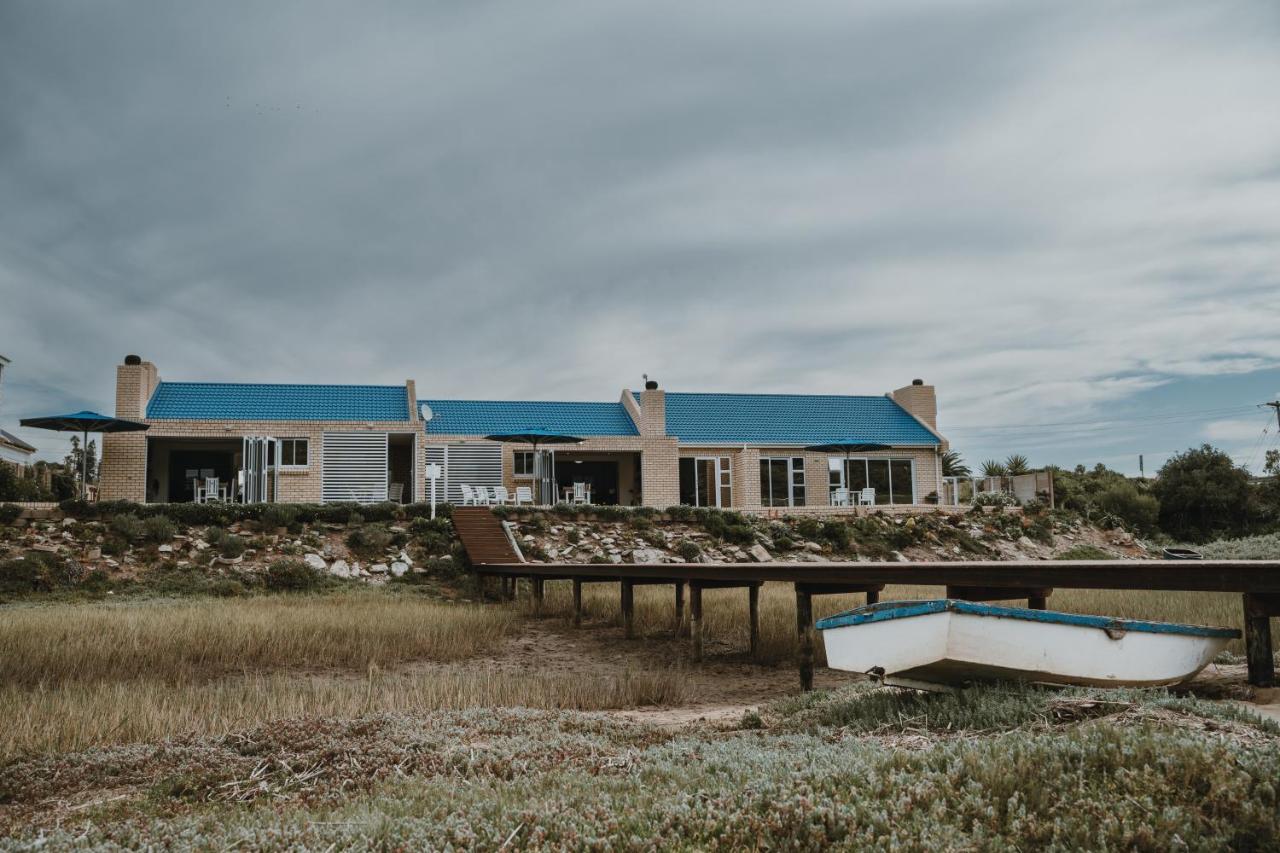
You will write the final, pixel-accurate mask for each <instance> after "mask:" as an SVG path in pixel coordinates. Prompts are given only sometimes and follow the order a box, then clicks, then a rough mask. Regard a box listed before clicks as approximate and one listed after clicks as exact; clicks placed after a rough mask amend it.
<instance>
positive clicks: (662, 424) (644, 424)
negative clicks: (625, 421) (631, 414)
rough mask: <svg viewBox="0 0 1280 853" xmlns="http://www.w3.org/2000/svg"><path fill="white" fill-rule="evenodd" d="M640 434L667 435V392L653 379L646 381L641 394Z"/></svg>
mask: <svg viewBox="0 0 1280 853" xmlns="http://www.w3.org/2000/svg"><path fill="white" fill-rule="evenodd" d="M640 434H641V435H645V436H652V435H666V434H667V392H666V391H663V390H662V389H661V388H659V387H658V383H657V382H654V381H653V380H652V379H649V380H646V381H645V383H644V390H643V391H641V392H640Z"/></svg>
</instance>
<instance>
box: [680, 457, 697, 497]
mask: <svg viewBox="0 0 1280 853" xmlns="http://www.w3.org/2000/svg"><path fill="white" fill-rule="evenodd" d="M696 483H697V475H696V474H695V473H694V460H692V459H681V460H680V503H682V504H684V505H685V506H697V504H698V497H697V489H696V488H695V486H696Z"/></svg>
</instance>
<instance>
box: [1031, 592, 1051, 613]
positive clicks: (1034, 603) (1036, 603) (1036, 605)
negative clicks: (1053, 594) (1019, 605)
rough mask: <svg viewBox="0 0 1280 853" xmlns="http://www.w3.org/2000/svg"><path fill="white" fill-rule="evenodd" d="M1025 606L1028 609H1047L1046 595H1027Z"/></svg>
mask: <svg viewBox="0 0 1280 853" xmlns="http://www.w3.org/2000/svg"><path fill="white" fill-rule="evenodd" d="M1027 608H1028V609H1029V610H1048V609H1049V601H1048V596H1047V595H1028V596H1027Z"/></svg>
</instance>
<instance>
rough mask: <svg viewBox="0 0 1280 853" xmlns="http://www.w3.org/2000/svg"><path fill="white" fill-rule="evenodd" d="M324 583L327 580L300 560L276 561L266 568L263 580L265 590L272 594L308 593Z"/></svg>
mask: <svg viewBox="0 0 1280 853" xmlns="http://www.w3.org/2000/svg"><path fill="white" fill-rule="evenodd" d="M326 582H327V578H325V577H324V576H323V575H321V574H320V573H318V572H316V571H315V570H314V569H312V568H311V567H310V566H308V565H307V564H306V563H304V562H302V561H301V560H277V561H275V562H274V563H272V564H271V565H270V566H268V567H267V574H266V577H265V578H264V583H265V585H266V588H267V589H269V590H271V591H272V592H309V591H311V590H315V589H319V588H320V587H322V586H324V585H325V583H326Z"/></svg>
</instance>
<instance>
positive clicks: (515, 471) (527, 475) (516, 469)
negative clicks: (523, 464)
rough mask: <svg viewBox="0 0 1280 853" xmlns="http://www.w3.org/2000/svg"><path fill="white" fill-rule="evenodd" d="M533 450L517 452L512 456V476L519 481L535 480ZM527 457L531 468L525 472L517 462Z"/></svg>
mask: <svg viewBox="0 0 1280 853" xmlns="http://www.w3.org/2000/svg"><path fill="white" fill-rule="evenodd" d="M534 452H535V451H533V450H516V451H513V452H512V454H511V476H512V477H513V478H514V479H517V480H532V479H533V454H534ZM522 456H523V457H527V458H528V460H529V468H528V470H527V471H525V472H521V471H520V466H519V465H517V464H516V460H518V459H520V458H521V457H522Z"/></svg>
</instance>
